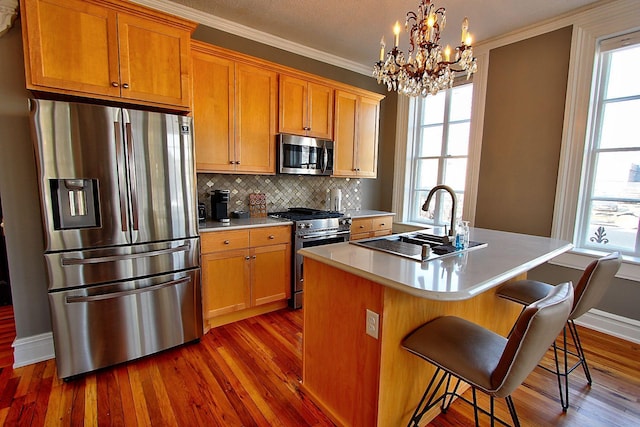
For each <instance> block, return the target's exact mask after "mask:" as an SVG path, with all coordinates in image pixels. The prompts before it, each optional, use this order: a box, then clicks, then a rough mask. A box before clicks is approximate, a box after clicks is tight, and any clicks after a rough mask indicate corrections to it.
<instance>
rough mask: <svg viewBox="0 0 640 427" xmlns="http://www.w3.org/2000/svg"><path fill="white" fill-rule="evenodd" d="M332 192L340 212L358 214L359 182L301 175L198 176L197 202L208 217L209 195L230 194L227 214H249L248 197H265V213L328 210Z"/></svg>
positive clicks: (350, 179) (358, 180) (359, 205)
mask: <svg viewBox="0 0 640 427" xmlns="http://www.w3.org/2000/svg"><path fill="white" fill-rule="evenodd" d="M334 188H336V189H337V188H340V189H341V190H342V209H352V210H360V209H361V201H360V190H361V189H360V179H359V178H331V177H325V176H302V175H225V174H209V173H199V174H198V201H199V202H202V203H204V204H205V206H206V209H207V216H208V217H209V216H211V194H212V193H213V191H214V190H229V191H230V192H231V194H230V202H229V212H230V213H231V212H232V211H247V212H248V211H249V194H252V193H264V194H265V195H266V198H267V211H268V212H276V211H283V210H286V209H287V208H290V207H306V208H314V209H327V196H328V194H329V191H330V190H332V189H334Z"/></svg>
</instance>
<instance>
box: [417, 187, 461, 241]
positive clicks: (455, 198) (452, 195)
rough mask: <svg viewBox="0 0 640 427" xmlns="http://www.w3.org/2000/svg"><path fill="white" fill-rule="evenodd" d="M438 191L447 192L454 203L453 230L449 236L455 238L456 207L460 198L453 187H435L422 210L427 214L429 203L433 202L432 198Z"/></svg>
mask: <svg viewBox="0 0 640 427" xmlns="http://www.w3.org/2000/svg"><path fill="white" fill-rule="evenodd" d="M438 190H445V191H447V192H448V193H449V194H451V202H452V206H451V228H450V229H449V236H451V237H453V236H455V235H456V232H455V223H456V205H457V204H458V198H457V197H456V193H455V192H454V191H453V189H452V188H451V187H449V186H448V185H436V186H435V187H433V188H432V189H431V191H429V195H428V196H427V200H425V202H424V204H423V205H422V210H423V211H425V212H427V211H428V210H429V202H430V201H431V198H432V197H433V195H434V194H435V193H436V191H438Z"/></svg>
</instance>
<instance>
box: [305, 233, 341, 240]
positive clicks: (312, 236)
mask: <svg viewBox="0 0 640 427" xmlns="http://www.w3.org/2000/svg"><path fill="white" fill-rule="evenodd" d="M348 234H351V232H350V231H339V232H337V233H331V234H307V235H305V236H300V238H301V239H303V240H308V239H318V240H320V239H332V238H334V237H340V236H345V235H348Z"/></svg>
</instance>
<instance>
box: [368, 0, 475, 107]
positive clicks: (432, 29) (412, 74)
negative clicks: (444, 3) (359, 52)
mask: <svg viewBox="0 0 640 427" xmlns="http://www.w3.org/2000/svg"><path fill="white" fill-rule="evenodd" d="M445 24H446V17H445V10H444V8H443V7H440V8H437V9H436V7H435V5H434V4H433V3H432V2H431V0H420V4H419V12H418V13H417V14H416V13H415V12H412V11H410V12H407V19H406V21H405V24H404V25H405V30H406V31H409V44H410V46H409V58H408V59H405V56H404V52H402V51H401V50H400V49H398V44H399V43H398V42H399V39H400V23H399V22H396V24H395V26H394V27H393V34H394V36H395V40H394V41H395V45H394V47H393V49H392V50H391V51H389V52H388V53H387V55H386V58H385V43H384V37H383V38H382V40H381V41H380V60H379V61H378V62H376V63H375V65H374V66H373V76H374V77H375V78H376V79H377V80H378V83H384V84H386V85H387V89H388V90H389V91H391V90H395V91H398V92H399V93H403V94H405V95H407V96H418V95H420V96H423V97H424V96H427V95H428V94H432V95H435V94H436V93H438V91H439V90H443V89H449V88H450V87H452V86H453V81H454V79H455V77H456V73H462V72H466V73H467V79H469V77H471V74H473V73H475V72H476V70H477V65H476V59H475V58H474V57H473V49H472V47H471V35H470V34H469V32H468V30H469V20H468V19H467V18H464V20H463V21H462V37H461V44H460V46H458V47H456V50H455V54H454V56H453V59H452V58H451V48H450V47H449V46H447V47H446V48H445V49H444V51H443V50H442V48H441V47H440V44H439V42H440V31H442V30H444V27H445Z"/></svg>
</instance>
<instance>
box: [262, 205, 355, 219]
mask: <svg viewBox="0 0 640 427" xmlns="http://www.w3.org/2000/svg"><path fill="white" fill-rule="evenodd" d="M270 215H271V216H274V217H278V218H286V219H290V220H292V221H308V220H312V219H325V218H341V217H343V216H344V214H343V213H342V212H336V211H323V210H321V209H312V208H289V209H288V210H286V211H283V212H272V213H271V214H270Z"/></svg>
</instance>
